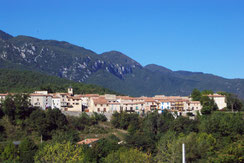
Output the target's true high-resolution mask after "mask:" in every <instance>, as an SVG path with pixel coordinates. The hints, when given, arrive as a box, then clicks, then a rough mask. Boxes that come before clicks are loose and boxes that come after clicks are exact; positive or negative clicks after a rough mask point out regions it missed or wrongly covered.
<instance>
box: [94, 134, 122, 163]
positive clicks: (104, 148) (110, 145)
mask: <svg viewBox="0 0 244 163" xmlns="http://www.w3.org/2000/svg"><path fill="white" fill-rule="evenodd" d="M119 147H120V145H118V138H117V137H114V136H110V137H108V138H106V139H101V140H99V141H98V142H96V143H95V144H94V145H93V146H92V158H90V159H92V160H93V161H95V162H103V161H104V158H105V157H107V155H108V154H110V153H111V152H113V151H117V150H118V149H119Z"/></svg>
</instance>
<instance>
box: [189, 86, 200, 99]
mask: <svg viewBox="0 0 244 163" xmlns="http://www.w3.org/2000/svg"><path fill="white" fill-rule="evenodd" d="M201 97H202V94H201V92H200V91H199V90H198V89H196V88H195V89H193V91H192V93H191V98H192V100H193V101H200V99H201Z"/></svg>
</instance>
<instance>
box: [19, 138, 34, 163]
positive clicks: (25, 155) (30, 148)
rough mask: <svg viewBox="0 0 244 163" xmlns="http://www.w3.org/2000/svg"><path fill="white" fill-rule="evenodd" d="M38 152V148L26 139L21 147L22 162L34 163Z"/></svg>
mask: <svg viewBox="0 0 244 163" xmlns="http://www.w3.org/2000/svg"><path fill="white" fill-rule="evenodd" d="M36 150H37V146H36V145H35V144H34V142H33V141H32V140H31V139H29V138H25V139H24V140H22V141H21V143H20V145H19V155H20V161H21V162H26V163H31V162H34V155H35V153H36Z"/></svg>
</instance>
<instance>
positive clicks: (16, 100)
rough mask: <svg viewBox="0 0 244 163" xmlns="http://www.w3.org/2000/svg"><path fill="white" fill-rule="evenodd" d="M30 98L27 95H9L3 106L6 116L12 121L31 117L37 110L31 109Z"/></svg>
mask: <svg viewBox="0 0 244 163" xmlns="http://www.w3.org/2000/svg"><path fill="white" fill-rule="evenodd" d="M28 97H29V96H28V95H26V94H16V95H13V96H12V95H8V96H7V97H6V99H5V100H4V102H3V104H2V108H3V112H4V114H5V115H7V116H8V117H9V118H10V119H11V120H12V121H14V120H24V119H26V118H27V117H29V115H30V114H31V113H32V111H34V110H35V108H32V107H31V105H30V103H29V100H28Z"/></svg>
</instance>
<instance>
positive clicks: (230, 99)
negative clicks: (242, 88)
mask: <svg viewBox="0 0 244 163" xmlns="http://www.w3.org/2000/svg"><path fill="white" fill-rule="evenodd" d="M226 101H227V108H228V109H229V110H231V111H232V112H234V111H240V110H241V109H242V106H243V104H242V102H241V100H240V99H239V98H238V97H237V95H234V94H231V93H227V95H226Z"/></svg>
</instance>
